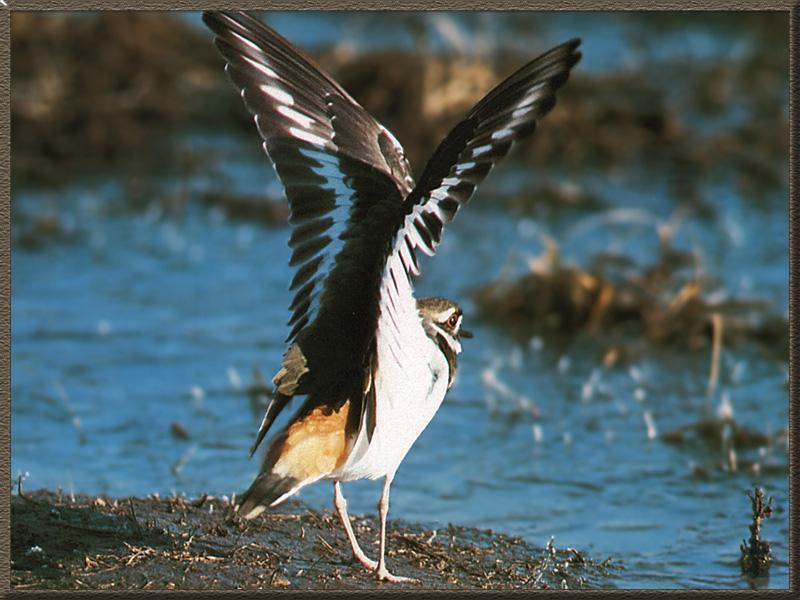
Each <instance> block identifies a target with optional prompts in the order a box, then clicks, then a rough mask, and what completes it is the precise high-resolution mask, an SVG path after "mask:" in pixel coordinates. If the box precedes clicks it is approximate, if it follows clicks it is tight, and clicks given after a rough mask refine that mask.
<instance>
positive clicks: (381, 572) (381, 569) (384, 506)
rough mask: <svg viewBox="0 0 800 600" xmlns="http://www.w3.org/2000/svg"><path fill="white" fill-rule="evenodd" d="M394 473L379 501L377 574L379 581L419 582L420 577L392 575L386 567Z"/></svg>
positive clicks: (388, 476) (384, 483) (385, 481)
mask: <svg viewBox="0 0 800 600" xmlns="http://www.w3.org/2000/svg"><path fill="white" fill-rule="evenodd" d="M393 478H394V475H387V476H386V479H385V480H384V482H383V493H382V494H381V500H380V502H379V503H378V512H379V513H380V516H381V546H380V548H381V549H380V557H379V558H378V567H377V569H375V576H376V577H377V578H378V581H391V582H393V583H419V580H418V579H412V578H410V577H400V576H398V575H392V574H391V573H389V570H388V569H387V568H386V515H388V514H389V488H390V487H391V485H392V479H393Z"/></svg>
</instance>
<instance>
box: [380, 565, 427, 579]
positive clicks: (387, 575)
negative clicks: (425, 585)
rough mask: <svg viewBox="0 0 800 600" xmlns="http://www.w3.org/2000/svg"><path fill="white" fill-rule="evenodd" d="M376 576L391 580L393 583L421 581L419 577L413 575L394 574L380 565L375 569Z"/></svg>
mask: <svg viewBox="0 0 800 600" xmlns="http://www.w3.org/2000/svg"><path fill="white" fill-rule="evenodd" d="M375 577H376V578H377V579H378V581H390V582H391V583H419V582H420V581H419V579H414V578H413V577H401V576H400V575H392V574H391V573H389V570H388V569H387V568H386V567H385V566H384V565H380V566H378V567H377V568H376V569H375Z"/></svg>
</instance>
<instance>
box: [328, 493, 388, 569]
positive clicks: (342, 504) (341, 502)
mask: <svg viewBox="0 0 800 600" xmlns="http://www.w3.org/2000/svg"><path fill="white" fill-rule="evenodd" d="M333 505H334V506H335V507H336V512H337V513H339V518H340V519H341V520H342V525H344V530H345V532H346V533H347V539H348V540H350V547H351V548H352V549H353V556H354V557H355V559H356V560H357V561H358V562H360V563H361V564H362V565H364V566H365V567H367V568H368V569H370V570H372V571H374V570H375V569H376V568H377V567H378V563H377V562H375V561H374V560H372V559H371V558H369V557H368V556H367V555H366V554H364V551H363V550H362V549H361V546H359V545H358V540H357V539H356V534H355V533H354V532H353V526H352V525H351V524H350V517H348V516H347V500H345V499H344V494H342V487H341V485H340V484H339V482H338V481H334V482H333Z"/></svg>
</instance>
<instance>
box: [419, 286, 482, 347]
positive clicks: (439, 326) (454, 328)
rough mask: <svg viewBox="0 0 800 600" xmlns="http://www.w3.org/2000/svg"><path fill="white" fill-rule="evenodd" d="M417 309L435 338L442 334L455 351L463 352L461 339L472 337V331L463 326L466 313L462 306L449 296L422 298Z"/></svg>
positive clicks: (426, 328)
mask: <svg viewBox="0 0 800 600" xmlns="http://www.w3.org/2000/svg"><path fill="white" fill-rule="evenodd" d="M417 310H419V314H420V316H421V317H422V325H423V327H425V331H426V332H428V335H429V336H430V337H431V338H433V339H435V338H436V336H437V334H438V335H441V336H442V338H444V340H445V342H447V344H448V346H450V348H452V350H453V352H455V353H456V354H458V353H459V352H461V342H460V339H461V338H462V337H463V338H471V337H472V333H471V332H470V331H467V330H466V329H463V328H462V327H461V324H462V321H463V320H464V313H463V312H462V310H461V307H460V306H459V305H458V304H456V303H455V302H453V301H452V300H448V299H447V298H439V297H433V298H420V299H418V300H417Z"/></svg>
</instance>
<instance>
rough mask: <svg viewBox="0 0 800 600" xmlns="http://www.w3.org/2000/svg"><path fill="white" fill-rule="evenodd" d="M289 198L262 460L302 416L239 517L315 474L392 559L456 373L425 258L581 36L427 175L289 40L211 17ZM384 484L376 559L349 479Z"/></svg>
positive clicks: (240, 17) (497, 99) (514, 79)
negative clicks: (411, 479)
mask: <svg viewBox="0 0 800 600" xmlns="http://www.w3.org/2000/svg"><path fill="white" fill-rule="evenodd" d="M203 19H204V21H205V23H206V24H207V25H208V27H209V28H210V29H211V30H212V31H213V32H214V34H215V43H216V46H217V48H218V49H219V51H220V52H221V54H222V56H223V57H224V59H225V61H226V63H227V64H226V66H225V70H226V72H227V73H228V76H229V78H230V80H231V81H232V82H233V84H234V86H235V87H236V88H237V89H238V90H239V92H240V94H241V96H242V99H243V100H244V103H245V105H246V107H247V109H248V110H249V111H250V113H252V115H253V117H254V118H255V124H256V127H257V129H258V132H259V133H260V135H261V138H262V140H263V143H262V147H263V149H264V151H265V152H266V154H267V156H268V157H269V158H270V159H271V161H272V163H273V165H274V167H275V170H276V171H277V174H278V177H279V178H280V180H281V182H282V183H283V185H284V187H285V191H286V196H287V198H288V200H289V205H290V210H291V212H290V217H289V222H290V224H291V226H292V233H291V237H290V239H289V246H290V247H291V249H292V255H291V259H290V266H292V267H294V268H295V274H294V278H293V279H292V282H291V285H290V289H291V290H293V291H294V292H295V295H294V299H293V301H292V303H291V306H290V311H291V318H290V319H289V323H288V324H289V326H290V327H291V330H290V332H289V335H288V337H287V339H286V344H287V349H286V352H285V354H284V356H283V360H282V364H281V367H280V370H279V371H278V372H277V374H276V375H275V377H274V378H273V380H272V381H273V384H274V386H275V391H274V394H273V397H272V399H271V402H270V404H269V406H268V407H267V411H266V414H265V415H264V419H263V421H262V423H261V426H260V428H259V430H258V434H257V436H256V440H255V443H254V444H253V446H252V448H251V451H250V455H251V456H252V455H253V454H254V453H255V451H256V449H257V447H258V446H259V444H260V443H261V441H262V439H263V438H264V436H265V434H266V433H267V431H268V430H269V429H270V426H271V425H272V423H273V422H274V420H275V418H276V417H277V416H278V414H279V413H280V412H281V411H282V410H283V408H284V407H285V406H286V404H287V403H288V402H289V401H290V400H291V399H292V398H293V397H294V396H304V397H305V400H304V402H303V403H302V405H301V406H300V408H299V410H298V411H297V412H296V413H295V414H294V416H292V417H291V419H290V420H289V422H288V424H287V425H286V426H285V427H284V428H283V429H282V430H281V431H280V432H279V433H278V434H277V435H276V436H275V437H274V438H273V439H272V441H271V443H270V444H269V447H268V448H267V451H266V453H265V455H264V459H263V462H262V464H261V469H260V472H259V475H258V476H257V477H256V479H255V481H253V483H252V485H251V486H250V488H249V489H248V490H247V491H246V492H245V493H244V494H243V496H242V498H241V502H240V504H239V505H238V512H239V514H241V515H242V516H244V517H245V518H253V517H255V516H257V515H259V514H260V513H261V512H262V511H263V510H265V509H266V508H270V507H274V506H276V505H277V504H279V503H281V502H283V501H284V500H285V499H286V498H288V497H290V496H292V495H293V494H295V493H297V491H298V490H300V489H301V488H303V487H304V486H307V485H309V484H311V483H314V482H316V481H319V480H322V479H326V480H331V481H333V498H334V506H335V508H336V510H337V512H338V514H339V516H340V518H341V520H342V524H343V525H344V529H345V532H346V533H347V537H348V539H349V541H350V545H351V547H352V550H353V554H354V556H355V558H356V559H357V560H358V561H359V562H360V563H361V564H363V565H364V566H366V567H367V568H369V569H372V570H374V571H375V574H376V576H377V578H378V579H380V580H388V581H408V579H406V578H403V577H398V576H395V575H392V574H391V573H390V572H389V571H388V569H387V568H386V558H385V556H386V515H387V513H388V511H389V488H390V486H391V484H392V479H393V478H394V475H395V472H396V471H397V468H398V467H399V465H400V463H401V462H402V460H403V458H404V457H405V455H406V453H407V452H408V451H409V449H410V448H411V446H412V444H413V443H414V442H415V441H416V439H417V437H418V436H419V435H420V434H421V433H422V431H423V430H424V429H425V427H426V426H427V425H428V423H429V422H430V420H431V419H432V418H433V415H434V414H435V413H436V411H437V410H438V409H439V406H440V404H441V403H442V400H443V399H444V396H445V394H446V393H447V390H448V389H449V388H450V386H451V385H452V383H453V377H454V375H455V372H456V366H457V361H456V357H457V355H458V354H459V352H460V351H461V343H460V340H461V338H465V337H470V334H469V333H468V332H467V331H466V330H464V329H463V328H462V321H463V314H462V311H461V309H460V308H459V306H458V305H457V304H456V303H455V302H452V301H450V300H447V299H444V298H421V299H415V297H414V292H413V286H412V277H414V276H416V275H418V274H419V264H418V262H417V252H418V251H419V252H422V253H424V254H427V255H429V256H432V255H433V254H434V253H435V251H436V248H437V246H438V244H439V242H440V240H441V237H442V230H443V227H444V225H445V223H449V222H450V221H452V220H453V218H454V217H455V215H456V213H457V212H458V210H459V209H460V208H461V206H463V205H464V204H466V203H467V201H468V200H469V199H470V198H471V197H472V195H473V193H474V191H475V188H476V186H477V185H478V184H479V183H480V182H481V181H482V180H483V178H484V177H486V175H487V174H488V173H489V171H490V170H491V169H492V167H493V166H494V165H495V163H497V162H498V160H500V159H501V158H502V157H503V156H504V155H505V154H506V153H507V152H508V151H509V149H510V148H511V145H512V143H513V142H514V141H516V140H518V139H519V138H521V137H523V136H526V135H529V134H530V133H532V132H533V130H534V129H535V127H536V124H537V122H538V120H539V119H541V118H542V117H543V116H544V115H545V114H546V113H547V112H548V111H550V109H552V108H553V106H554V104H555V92H556V90H558V88H560V87H561V86H562V85H564V83H565V82H566V81H567V78H568V76H569V72H570V69H572V67H573V66H574V65H575V64H576V63H577V62H578V60H579V59H580V56H581V55H580V53H579V52H578V51H577V48H578V45H579V44H580V40H577V39H576V40H572V41H569V42H567V43H565V44H562V45H560V46H558V47H556V48H553V49H552V50H550V51H548V52H546V53H545V54H543V55H541V56H540V57H538V58H537V59H535V60H533V61H531V62H529V63H528V64H526V65H525V66H523V67H522V68H520V69H519V70H518V71H516V72H515V73H513V74H512V75H511V76H510V77H508V79H506V80H505V81H503V82H502V83H501V84H500V85H498V86H497V87H495V88H494V89H493V90H492V91H491V92H489V93H488V94H487V95H486V96H485V97H484V98H483V99H482V100H481V101H480V102H478V103H477V104H476V105H475V107H474V108H472V110H470V111H469V113H468V114H467V115H466V117H465V118H464V120H462V121H461V122H460V123H459V124H458V125H456V126H455V127H454V128H453V129H452V131H450V133H449V134H448V135H447V136H446V137H445V139H444V140H443V141H442V142H441V144H439V146H438V147H437V148H436V150H435V152H434V153H433V155H432V157H431V159H430V160H429V162H428V164H427V166H426V167H425V169H424V171H423V172H422V175H421V177H420V178H419V179H418V180H417V181H416V183H415V181H414V178H413V177H412V175H411V169H410V166H409V163H408V161H407V160H406V157H405V155H404V152H403V148H402V146H401V145H400V143H399V142H398V141H397V139H396V138H395V137H394V136H393V135H392V134H391V133H390V132H389V131H388V130H387V129H386V128H385V127H383V126H382V125H381V124H380V123H378V122H377V121H376V120H375V119H374V118H373V117H372V116H371V115H370V114H369V113H367V112H366V110H365V109H364V108H362V107H361V106H360V105H359V104H358V102H356V101H355V100H354V99H353V98H352V97H351V96H350V95H349V94H348V93H347V92H346V91H345V90H344V89H342V87H341V86H340V85H339V84H338V83H336V82H335V81H334V80H333V79H332V78H331V77H330V76H329V75H327V74H326V73H325V72H323V71H322V70H321V69H320V68H319V67H317V66H316V65H315V64H314V63H313V62H312V61H311V60H310V59H309V58H307V57H305V56H303V55H302V54H301V53H300V52H299V51H298V50H296V49H295V48H294V47H293V46H292V45H291V44H290V43H289V42H288V41H287V40H285V39H284V38H282V37H281V36H280V35H278V34H277V33H275V32H274V31H272V30H271V29H269V28H268V27H266V26H265V25H264V24H262V23H261V22H260V21H258V20H257V19H255V18H253V17H250V16H248V15H246V14H244V13H241V12H206V13H204V16H203ZM365 478H366V479H379V478H383V480H384V482H383V492H382V494H381V498H380V502H379V503H378V512H379V515H380V542H379V550H378V552H379V554H378V560H377V561H375V560H372V559H370V558H369V557H368V556H367V555H366V554H365V553H364V551H363V550H362V549H361V547H360V546H359V544H358V541H357V540H356V537H355V534H354V533H353V529H352V527H351V524H350V520H349V517H348V515H347V504H346V502H345V498H344V495H343V494H342V487H341V484H342V482H346V481H353V480H356V479H365Z"/></svg>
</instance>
